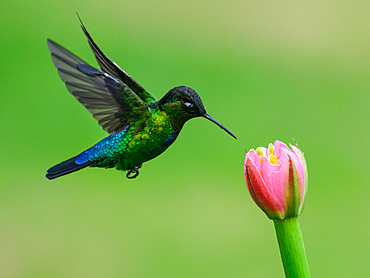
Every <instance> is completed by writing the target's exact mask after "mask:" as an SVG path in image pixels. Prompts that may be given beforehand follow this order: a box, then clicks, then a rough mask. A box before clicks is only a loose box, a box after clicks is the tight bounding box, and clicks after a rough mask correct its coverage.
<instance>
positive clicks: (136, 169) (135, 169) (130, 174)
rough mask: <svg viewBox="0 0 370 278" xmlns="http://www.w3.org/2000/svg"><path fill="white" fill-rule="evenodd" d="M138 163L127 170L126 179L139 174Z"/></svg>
mask: <svg viewBox="0 0 370 278" xmlns="http://www.w3.org/2000/svg"><path fill="white" fill-rule="evenodd" d="M141 165H142V164H140V165H139V166H136V167H135V168H132V169H131V170H130V171H128V172H127V174H126V178H128V179H134V178H136V177H137V176H138V175H139V169H140V168H141Z"/></svg>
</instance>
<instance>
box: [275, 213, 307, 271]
mask: <svg viewBox="0 0 370 278" xmlns="http://www.w3.org/2000/svg"><path fill="white" fill-rule="evenodd" d="M274 224H275V231H276V237H277V239H278V242H279V248H280V255H281V259H282V261H283V265H284V271H285V277H288V278H293V277H294V278H301V277H305V278H306V277H310V273H309V270H308V263H307V258H306V252H305V250H304V244H303V239H302V233H301V228H300V227H299V222H298V217H291V218H287V219H284V220H276V219H274Z"/></svg>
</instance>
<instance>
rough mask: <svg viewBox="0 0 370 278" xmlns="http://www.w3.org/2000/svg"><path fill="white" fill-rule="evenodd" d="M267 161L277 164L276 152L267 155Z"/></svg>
mask: <svg viewBox="0 0 370 278" xmlns="http://www.w3.org/2000/svg"><path fill="white" fill-rule="evenodd" d="M269 161H270V163H271V164H279V163H278V161H277V156H276V153H274V154H270V155H269Z"/></svg>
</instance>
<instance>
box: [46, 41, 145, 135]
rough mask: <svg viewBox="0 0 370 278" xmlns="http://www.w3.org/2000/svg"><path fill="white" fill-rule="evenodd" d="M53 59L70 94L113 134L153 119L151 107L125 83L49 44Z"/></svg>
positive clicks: (63, 49) (54, 44)
mask: <svg viewBox="0 0 370 278" xmlns="http://www.w3.org/2000/svg"><path fill="white" fill-rule="evenodd" d="M47 44H48V47H49V50H50V52H51V59H52V61H53V63H54V66H55V67H56V68H57V69H58V73H59V76H60V78H61V79H62V81H63V82H64V83H65V84H66V87H67V89H68V91H69V92H70V93H71V94H72V95H73V96H74V97H75V98H76V99H77V100H78V101H79V102H80V103H82V105H83V106H85V107H86V108H87V110H89V112H90V113H91V114H92V115H93V117H94V118H95V119H96V120H98V123H99V124H100V125H101V126H102V128H103V129H104V130H105V131H107V132H108V133H109V134H116V133H120V132H121V131H123V130H124V129H126V128H127V127H128V126H129V125H130V123H131V122H133V121H136V120H138V119H145V118H147V117H149V116H150V113H149V110H148V106H147V105H146V104H145V103H144V101H143V100H142V99H141V98H140V97H138V96H137V94H135V93H134V92H133V91H132V90H131V89H130V88H129V87H128V86H127V85H126V84H125V83H123V82H122V81H121V80H118V79H116V78H115V77H114V76H113V77H112V76H111V75H110V74H108V73H105V72H102V71H100V70H98V69H96V68H94V67H92V66H90V65H88V64H87V63H86V62H85V61H83V60H82V59H80V58H78V57H77V56H76V55H74V54H72V53H71V52H70V51H68V50H67V49H65V48H64V47H62V46H61V45H59V44H57V43H55V42H53V41H52V40H49V39H48V40H47Z"/></svg>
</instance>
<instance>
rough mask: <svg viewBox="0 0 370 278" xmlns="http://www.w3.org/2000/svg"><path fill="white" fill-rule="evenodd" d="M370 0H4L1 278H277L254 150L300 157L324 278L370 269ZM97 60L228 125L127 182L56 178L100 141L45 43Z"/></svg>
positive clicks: (310, 239) (188, 133) (186, 132)
mask: <svg viewBox="0 0 370 278" xmlns="http://www.w3.org/2000/svg"><path fill="white" fill-rule="evenodd" d="M368 8H369V6H368V1H310V2H309V3H308V2H299V3H297V2H294V1H286V2H285V1H278V2H271V1H202V0H198V1H76V0H75V1H59V2H57V1H55V2H52V1H2V2H1V4H0V12H1V17H0V26H1V27H0V58H1V59H0V61H1V67H0V71H1V72H0V81H1V90H0V94H1V101H0V108H1V110H0V116H1V123H0V130H1V137H0V152H1V154H0V155H1V160H0V166H1V167H0V179H1V180H0V182H1V185H0V277H283V275H284V274H283V268H282V265H281V261H280V255H279V249H278V245H277V241H276V237H275V232H274V227H273V223H272V222H271V221H269V220H268V219H267V218H266V217H265V216H264V215H263V213H262V212H261V211H260V210H259V209H258V208H257V206H256V205H255V204H254V203H253V202H252V199H251V198H250V196H249V194H248V191H247V187H246V185H245V181H244V177H243V164H242V161H243V160H244V155H245V151H244V147H245V148H246V149H247V150H249V149H251V148H256V147H258V146H260V145H262V146H267V144H268V143H270V142H273V141H274V140H276V139H279V140H282V141H284V142H287V143H288V142H293V140H292V138H295V139H296V140H297V141H298V142H299V145H300V147H301V149H302V150H303V151H304V152H305V156H306V159H307V162H308V168H309V177H310V182H309V186H310V188H309V194H308V198H307V203H306V208H305V211H304V213H303V214H302V216H301V217H300V223H301V228H302V232H303V237H304V240H305V245H306V251H307V257H308V261H309V266H310V271H311V275H312V277H364V276H366V275H367V274H369V254H368V252H369V250H370V243H369V242H370V240H369V228H370V227H369V220H370V219H369V197H370V190H369V155H370V153H369V135H370V134H369V116H370V115H369V107H370V105H369V104H370V98H369V89H370V84H369V73H370V71H369V66H370V63H369V44H370V39H369V21H368V20H369V18H368V14H369V10H368ZM75 11H78V12H79V14H80V16H81V18H82V19H83V21H84V23H85V25H86V27H87V29H88V30H89V32H90V33H91V35H92V37H93V38H94V39H95V41H96V42H97V44H98V45H99V46H100V47H101V48H102V50H103V51H104V52H105V53H106V54H107V55H108V56H109V57H110V58H112V59H113V60H114V61H115V62H117V63H118V64H119V65H120V66H121V67H122V68H123V69H125V70H126V71H127V72H128V73H129V74H130V75H131V76H133V77H134V78H135V79H136V80H137V81H138V82H139V83H140V84H141V85H142V86H143V87H144V88H146V90H148V91H149V92H151V93H152V94H153V95H154V97H155V98H157V99H159V98H161V97H162V96H163V95H164V94H165V93H166V92H167V91H168V90H169V89H171V88H172V87H175V86H179V85H187V86H190V87H193V88H194V89H195V90H196V91H197V92H198V93H199V94H200V95H201V97H202V99H203V102H204V104H205V107H206V109H207V112H208V113H209V114H210V115H211V116H213V117H214V118H215V119H217V120H218V121H220V122H221V123H222V124H224V125H225V126H226V127H227V128H228V129H230V130H231V131H232V132H233V133H234V134H235V135H236V136H237V137H238V140H234V139H233V138H231V137H230V136H229V135H227V134H226V133H225V132H223V131H222V130H221V129H219V128H218V127H217V126H216V125H214V124H212V123H210V122H208V121H206V120H204V119H201V118H199V119H194V120H191V121H189V122H188V123H187V124H186V125H185V127H184V129H183V131H182V132H181V135H180V136H179V139H178V140H177V141H176V142H175V143H174V144H173V145H172V146H171V147H170V148H169V149H168V150H167V151H166V152H165V153H164V154H162V155H161V156H160V157H158V158H156V159H154V160H152V161H149V162H147V163H145V164H144V165H143V167H142V169H141V172H140V176H139V177H138V178H137V179H135V180H127V179H126V177H125V173H123V172H119V171H115V170H103V169H87V170H83V171H80V172H78V173H75V174H72V175H69V176H65V177H63V178H60V179H56V180H53V181H49V180H47V179H46V178H45V176H44V175H45V173H46V170H47V169H48V168H49V167H51V166H53V165H54V164H56V163H59V162H61V161H62V160H64V159H67V158H70V157H72V156H74V155H76V154H78V153H79V152H81V151H83V150H85V149H86V148H88V147H90V146H91V145H93V144H95V143H96V142H98V141H99V140H101V139H102V138H104V137H105V136H106V133H105V132H104V131H103V130H102V129H101V128H100V127H99V125H98V124H97V123H96V122H95V120H94V119H93V118H92V117H91V115H90V114H89V113H88V112H87V111H86V109H84V108H83V107H82V106H81V105H80V104H79V103H78V102H77V101H76V100H75V99H74V98H73V97H72V96H71V95H70V94H69V93H68V91H67V90H66V88H65V86H64V84H63V83H62V82H61V81H60V79H59V77H58V75H57V72H56V69H55V68H54V67H53V65H52V62H51V60H50V54H49V52H48V49H47V46H46V39H47V38H51V39H53V40H55V41H56V42H59V43H60V44H62V45H64V46H65V47H67V48H68V49H70V50H71V51H72V52H74V53H76V54H78V55H79V56H80V57H81V58H83V59H85V60H87V61H89V62H90V63H91V64H92V65H94V66H97V63H96V61H95V60H94V57H93V55H92V53H91V50H90V49H89V46H88V44H87V41H86V39H85V37H84V35H83V33H82V31H81V29H80V27H79V22H78V19H77V16H76V14H75Z"/></svg>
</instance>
